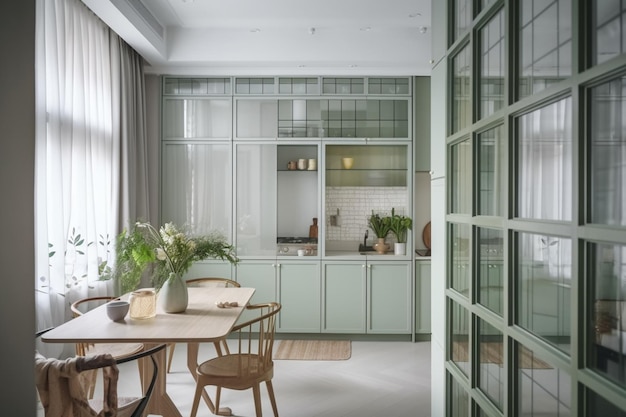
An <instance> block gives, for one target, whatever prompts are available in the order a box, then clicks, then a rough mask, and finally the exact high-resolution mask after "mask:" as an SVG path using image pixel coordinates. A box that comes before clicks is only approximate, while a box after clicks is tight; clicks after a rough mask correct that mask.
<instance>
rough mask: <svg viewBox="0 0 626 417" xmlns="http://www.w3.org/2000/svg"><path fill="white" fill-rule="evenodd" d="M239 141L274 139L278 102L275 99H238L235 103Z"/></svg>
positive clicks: (276, 134) (276, 133) (276, 129)
mask: <svg viewBox="0 0 626 417" xmlns="http://www.w3.org/2000/svg"><path fill="white" fill-rule="evenodd" d="M235 111H236V114H237V131H236V132H235V137H237V138H239V139H255V138H266V139H269V138H276V137H277V136H278V101H277V100H275V99H238V100H237V101H236V109H235Z"/></svg>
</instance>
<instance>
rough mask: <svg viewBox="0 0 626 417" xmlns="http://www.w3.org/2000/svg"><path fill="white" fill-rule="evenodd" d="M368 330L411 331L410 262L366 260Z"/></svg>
mask: <svg viewBox="0 0 626 417" xmlns="http://www.w3.org/2000/svg"><path fill="white" fill-rule="evenodd" d="M367 277H368V278H367V333H384V334H410V333H411V324H412V320H411V312H412V310H411V299H412V297H411V288H412V286H411V281H412V279H411V265H410V263H409V262H406V261H369V260H368V262H367Z"/></svg>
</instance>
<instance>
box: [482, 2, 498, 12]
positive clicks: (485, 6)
mask: <svg viewBox="0 0 626 417" xmlns="http://www.w3.org/2000/svg"><path fill="white" fill-rule="evenodd" d="M495 2H496V0H480V10H484V9H486V8H488V7H489V6H490V5H491V4H493V3H495ZM480 10H479V11H480Z"/></svg>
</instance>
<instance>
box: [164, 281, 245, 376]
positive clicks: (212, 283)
mask: <svg viewBox="0 0 626 417" xmlns="http://www.w3.org/2000/svg"><path fill="white" fill-rule="evenodd" d="M187 286H188V287H226V288H228V287H237V288H239V287H241V285H239V283H238V282H237V281H233V280H232V279H228V278H218V277H206V278H192V279H188V280H187ZM214 345H215V350H216V351H217V354H218V356H219V355H222V354H223V352H222V347H223V348H224V349H225V351H226V352H228V345H227V344H226V341H222V343H220V342H215V343H214ZM168 348H169V354H168V357H167V372H168V373H169V372H170V369H171V368H172V360H173V359H174V349H175V348H176V343H170V344H169V345H168Z"/></svg>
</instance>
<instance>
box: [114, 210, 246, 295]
mask: <svg viewBox="0 0 626 417" xmlns="http://www.w3.org/2000/svg"><path fill="white" fill-rule="evenodd" d="M207 258H216V259H222V260H227V261H229V262H230V263H233V264H235V263H237V262H238V261H239V259H238V258H237V256H236V255H235V253H234V246H232V245H231V244H229V243H227V242H226V239H225V237H224V236H223V235H221V234H220V233H217V232H214V233H211V234H209V235H208V236H191V235H189V234H186V233H184V232H183V231H181V230H179V228H178V227H177V226H176V225H175V224H173V223H166V224H165V225H163V226H162V227H161V228H160V229H158V230H157V229H156V228H155V227H154V226H152V225H151V224H150V223H148V222H137V223H136V224H135V225H134V227H133V228H132V229H131V230H130V231H126V230H124V231H123V232H122V233H121V234H120V235H119V236H118V240H117V263H116V270H115V273H116V277H117V278H118V279H119V280H120V282H121V292H122V294H124V293H126V292H129V291H133V290H134V289H135V288H136V287H137V285H138V284H139V282H140V280H141V276H142V274H143V272H144V271H145V270H146V268H147V267H148V266H151V265H152V266H153V267H154V269H153V275H152V284H153V285H154V287H155V288H156V289H157V290H159V289H160V288H161V286H162V285H163V284H164V283H165V281H166V280H167V279H168V277H169V275H170V273H174V274H178V275H182V274H184V273H185V272H187V270H189V268H190V267H191V265H192V264H193V262H195V261H200V260H203V259H207Z"/></svg>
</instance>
